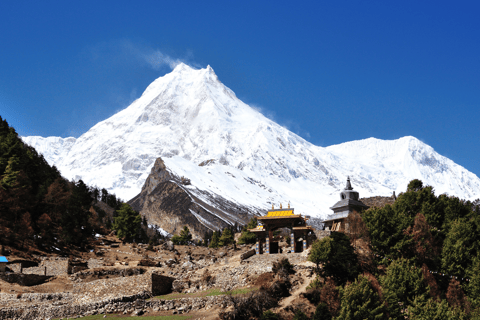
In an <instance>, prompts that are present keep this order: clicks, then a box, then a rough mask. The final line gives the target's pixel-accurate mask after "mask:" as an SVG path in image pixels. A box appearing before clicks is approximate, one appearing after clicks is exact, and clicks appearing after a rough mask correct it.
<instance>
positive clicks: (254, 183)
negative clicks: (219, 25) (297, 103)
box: [22, 64, 480, 218]
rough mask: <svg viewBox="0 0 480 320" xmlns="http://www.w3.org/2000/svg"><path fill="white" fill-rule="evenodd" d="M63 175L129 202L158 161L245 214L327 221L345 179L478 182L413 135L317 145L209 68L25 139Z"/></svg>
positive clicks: (451, 189)
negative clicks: (278, 211)
mask: <svg viewBox="0 0 480 320" xmlns="http://www.w3.org/2000/svg"><path fill="white" fill-rule="evenodd" d="M22 139H23V140H24V142H25V143H27V144H29V145H31V146H33V147H34V148H36V149H37V151H38V152H39V153H41V154H43V156H44V157H45V159H46V160H47V162H48V163H49V164H51V165H55V166H56V167H57V168H58V169H59V171H60V172H61V173H62V175H63V176H65V177H66V178H68V179H74V180H79V179H82V180H83V181H84V182H85V183H87V184H88V185H91V186H98V187H100V188H106V189H107V190H108V191H109V192H110V193H114V194H116V195H117V196H118V197H120V198H122V199H124V200H129V199H131V198H133V197H135V196H136V195H137V194H138V193H139V192H140V191H141V188H142V185H143V183H144V182H145V179H146V178H147V176H148V174H149V171H150V169H151V167H152V166H153V164H154V162H155V160H156V159H157V158H158V157H162V159H163V160H164V162H165V165H166V166H167V168H168V170H169V171H171V173H172V174H174V175H176V176H178V177H182V176H183V177H187V178H189V179H190V181H191V185H188V186H183V187H184V188H187V189H189V191H191V192H192V193H193V194H195V196H196V197H198V198H201V199H202V200H204V201H206V202H208V198H209V197H207V196H204V195H209V196H212V195H213V196H215V195H218V196H221V197H223V198H224V199H226V200H228V201H231V202H233V203H238V204H239V206H242V207H245V208H249V210H250V211H251V212H261V211H265V210H266V209H269V208H270V207H272V205H274V206H276V207H278V206H279V204H280V203H282V204H284V205H286V204H287V203H290V204H291V206H292V207H294V208H295V210H296V213H302V214H306V215H310V216H312V217H319V218H323V217H325V216H326V215H328V214H330V213H331V210H330V209H329V207H330V206H332V205H333V204H334V203H335V202H336V201H337V199H338V197H339V195H338V194H339V191H340V190H341V189H343V188H344V186H345V181H346V179H347V176H350V179H351V183H352V185H353V187H354V188H355V190H357V191H359V192H360V196H361V197H369V196H377V195H381V196H390V195H391V194H392V192H394V191H395V192H396V193H397V194H398V193H400V192H403V191H405V189H406V187H407V184H408V182H409V181H411V180H412V179H420V180H422V181H423V183H424V185H431V186H433V187H434V188H435V192H436V193H437V194H442V193H446V194H449V195H452V196H457V197H459V198H462V199H467V200H474V199H476V198H480V179H479V178H478V177H477V176H476V175H475V174H473V173H471V172H469V171H468V170H466V169H465V168H463V167H462V166H460V165H458V164H455V163H454V162H453V161H452V160H450V159H448V158H446V157H444V156H442V155H440V154H438V153H437V152H435V151H434V149H433V148H432V147H430V146H428V145H426V144H425V143H423V142H422V141H420V140H418V139H417V138H415V137H411V136H407V137H403V138H400V139H396V140H380V139H375V138H369V139H364V140H358V141H351V142H346V143H342V144H339V145H333V146H329V147H320V146H316V145H313V144H312V143H310V142H308V141H306V140H305V139H303V138H301V137H299V136H298V135H296V134H294V133H292V132H290V131H289V130H287V129H286V128H284V127H282V126H280V125H278V124H277V123H275V122H274V121H272V120H270V119H268V118H267V117H265V116H264V115H263V114H261V113H260V112H258V111H257V110H255V109H254V108H252V107H250V106H248V105H247V104H245V103H243V102H242V101H241V100H240V99H238V98H237V97H236V95H235V93H234V92H233V91H232V90H230V89H229V88H227V87H226V86H225V85H223V84H222V83H221V82H220V81H219V79H218V77H217V75H216V74H215V72H214V71H213V69H212V68H211V67H210V66H208V67H206V68H205V69H194V68H191V67H190V66H187V65H185V64H179V65H178V66H177V67H176V68H175V69H174V70H173V71H172V72H171V73H169V74H166V75H165V76H163V77H160V78H158V79H156V80H155V81H153V82H152V83H151V84H150V85H149V86H148V87H147V88H146V90H145V91H144V92H143V94H142V96H141V97H140V98H138V99H137V100H135V101H134V102H133V103H132V104H131V105H130V106H128V107H127V108H125V109H124V110H122V111H120V112H118V113H116V114H115V115H113V116H112V117H110V118H108V119H106V120H104V121H101V122H99V123H98V124H96V125H95V126H93V127H92V128H91V129H90V130H88V131H87V132H86V133H84V134H82V135H81V136H80V137H79V138H73V137H69V138H60V137H46V138H44V137H38V136H31V137H22Z"/></svg>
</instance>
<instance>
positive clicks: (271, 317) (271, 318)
mask: <svg viewBox="0 0 480 320" xmlns="http://www.w3.org/2000/svg"><path fill="white" fill-rule="evenodd" d="M277 319H278V315H277V314H275V313H273V312H272V311H270V310H267V311H265V312H264V313H263V314H262V316H261V317H260V320H277Z"/></svg>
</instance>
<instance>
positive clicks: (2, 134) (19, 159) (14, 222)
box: [0, 117, 95, 250]
mask: <svg viewBox="0 0 480 320" xmlns="http://www.w3.org/2000/svg"><path fill="white" fill-rule="evenodd" d="M94 198H95V193H92V191H91V189H90V188H89V187H88V186H86V185H85V184H84V183H83V181H81V180H80V181H78V182H69V181H67V180H65V179H64V178H62V177H61V176H60V173H59V172H58V170H57V169H56V168H55V166H53V167H52V166H50V165H49V164H48V163H47V162H46V161H45V159H44V158H43V156H42V155H39V154H38V153H37V152H36V150H35V149H34V148H32V147H30V146H28V145H25V144H24V143H23V141H22V140H21V139H20V137H19V136H18V134H17V133H16V132H15V130H14V129H13V128H11V127H10V126H9V125H8V123H7V121H5V120H3V119H2V118H1V117H0V212H1V214H0V242H2V243H5V244H9V245H14V246H15V245H18V244H19V242H18V241H17V240H21V241H22V242H21V244H24V243H25V242H27V241H30V243H31V244H32V245H35V244H36V245H37V246H41V247H43V248H44V249H47V250H48V249H50V248H51V247H52V246H53V245H55V246H56V247H62V245H64V244H67V245H68V244H76V245H81V246H83V245H84V244H85V243H86V241H87V240H88V239H89V238H91V237H92V236H93V232H92V228H91V225H90V221H89V219H90V212H89V209H90V207H91V204H92V202H93V201H94ZM23 225H25V227H23ZM34 239H35V241H33V240H34ZM62 242H63V243H62Z"/></svg>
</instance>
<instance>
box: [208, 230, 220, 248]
mask: <svg viewBox="0 0 480 320" xmlns="http://www.w3.org/2000/svg"><path fill="white" fill-rule="evenodd" d="M219 246H220V236H219V232H218V231H213V234H212V241H210V245H209V247H210V248H218V247H219Z"/></svg>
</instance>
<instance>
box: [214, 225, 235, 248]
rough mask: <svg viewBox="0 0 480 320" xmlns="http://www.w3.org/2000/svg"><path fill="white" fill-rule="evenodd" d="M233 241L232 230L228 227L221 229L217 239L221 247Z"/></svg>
mask: <svg viewBox="0 0 480 320" xmlns="http://www.w3.org/2000/svg"><path fill="white" fill-rule="evenodd" d="M233 242H235V239H234V236H233V233H232V230H230V229H229V228H225V229H223V232H222V235H221V237H220V239H219V240H218V244H219V245H220V246H222V247H223V246H227V245H229V244H232V243H233Z"/></svg>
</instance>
